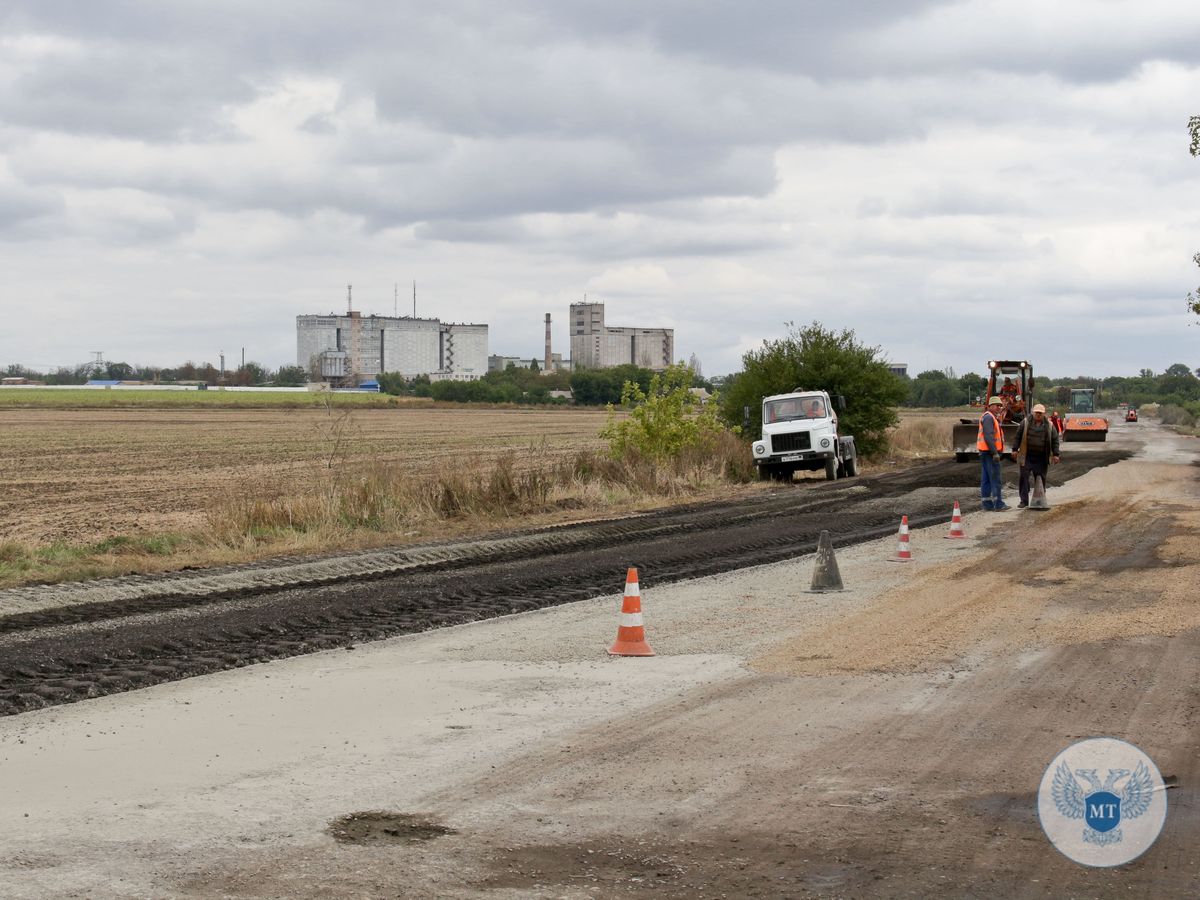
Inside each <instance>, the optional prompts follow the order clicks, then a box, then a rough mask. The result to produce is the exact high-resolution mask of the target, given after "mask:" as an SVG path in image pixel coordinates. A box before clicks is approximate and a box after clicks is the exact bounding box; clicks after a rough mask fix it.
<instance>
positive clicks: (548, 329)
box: [542, 313, 553, 372]
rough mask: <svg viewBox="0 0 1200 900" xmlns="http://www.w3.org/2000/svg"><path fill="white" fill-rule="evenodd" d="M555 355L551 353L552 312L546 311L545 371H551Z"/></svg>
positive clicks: (543, 369)
mask: <svg viewBox="0 0 1200 900" xmlns="http://www.w3.org/2000/svg"><path fill="white" fill-rule="evenodd" d="M552 362H553V357H552V356H551V355H550V313H546V364H545V365H544V366H542V371H543V372H549V371H550V366H551V363H552Z"/></svg>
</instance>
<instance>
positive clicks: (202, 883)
mask: <svg viewBox="0 0 1200 900" xmlns="http://www.w3.org/2000/svg"><path fill="white" fill-rule="evenodd" d="M1122 448H1124V449H1128V450H1131V451H1136V452H1137V455H1136V456H1134V457H1133V458H1130V459H1126V460H1124V461H1121V462H1117V463H1115V464H1113V465H1109V466H1107V467H1101V468H1095V469H1093V470H1091V471H1090V472H1088V473H1087V474H1085V475H1083V476H1082V477H1080V478H1077V479H1075V480H1073V481H1071V482H1070V483H1068V484H1067V485H1066V486H1064V487H1061V488H1057V489H1056V490H1054V491H1053V492H1052V495H1051V501H1052V502H1053V503H1054V505H1055V509H1054V510H1053V511H1051V512H1049V513H1041V514H1037V513H1029V512H1025V513H1017V512H1013V513H1006V514H998V515H997V514H985V513H972V514H969V515H968V516H967V531H968V534H969V535H971V539H970V540H969V541H965V542H959V541H949V540H945V539H943V534H944V533H945V529H946V526H945V524H944V522H943V523H939V524H937V525H933V526H930V527H929V528H925V529H917V530H915V531H914V534H913V549H914V555H915V557H916V559H915V561H914V562H913V563H911V564H908V565H900V564H894V563H890V562H888V558H889V557H890V556H892V555H893V554H894V550H895V539H894V537H893V536H892V535H888V536H886V537H883V538H879V539H875V540H870V541H867V542H865V543H861V544H858V545H856V546H853V547H849V548H845V547H842V548H841V549H839V551H838V558H839V564H840V566H841V570H842V575H843V577H844V579H845V581H846V583H847V587H848V588H849V590H848V591H846V592H845V593H840V594H824V595H811V594H805V593H804V592H803V591H804V588H805V587H807V586H808V582H809V579H810V577H811V568H812V564H811V557H800V558H792V559H784V560H783V561H779V562H773V563H770V564H767V565H760V566H755V567H752V568H747V569H742V570H740V571H737V572H734V573H729V574H719V575H713V576H711V577H707V578H702V579H698V580H691V581H677V582H675V583H671V584H668V583H665V581H666V579H664V581H663V582H658V583H656V581H655V579H654V573H653V572H652V571H651V569H650V568H649V567H648V566H647V564H646V563H643V574H642V577H643V594H644V604H645V608H646V617H647V621H648V627H649V638H650V640H651V642H652V643H653V644H654V646H655V648H656V649H657V650H658V652H659V656H657V657H655V658H653V659H607V658H606V657H605V655H604V653H603V647H604V646H606V644H607V643H609V642H610V641H611V640H612V637H613V635H614V634H615V628H616V610H617V609H618V608H619V602H620V600H619V595H620V587H621V584H620V582H621V574H622V572H623V567H616V568H617V571H616V573H615V574H614V575H613V577H612V579H611V580H612V581H613V582H615V583H614V584H613V585H612V588H611V593H610V594H609V596H605V597H600V598H596V599H593V600H584V601H580V602H574V603H567V604H563V605H558V606H554V607H552V608H545V609H541V610H538V611H534V612H528V613H523V614H521V615H516V616H508V617H505V618H501V619H494V620H491V621H486V622H477V623H473V624H468V625H462V626H458V627H454V628H448V629H442V630H438V631H433V632H428V633H424V634H414V635H407V636H401V637H396V638H392V639H389V640H383V641H379V642H376V643H371V644H361V645H358V646H356V647H355V649H354V650H353V651H352V652H347V651H346V650H345V649H338V650H331V651H327V652H323V653H316V654H311V655H306V656H301V657H296V658H292V659H284V660H278V661H276V662H272V663H269V664H265V665H259V666H251V667H247V668H241V669H237V670H234V671H227V672H219V673H216V674H213V675H208V676H205V677H201V678H192V679H188V680H184V681H176V682H173V683H170V684H163V685H158V686H156V687H152V688H149V689H146V690H141V691H132V692H127V693H120V694H116V695H113V696H108V697H101V698H99V699H93V700H87V701H85V702H82V703H71V704H68V705H65V706H56V707H53V708H49V709H44V710H36V711H32V712H25V713H22V714H20V715H11V716H9V717H7V718H4V719H0V796H2V797H3V798H4V803H3V805H2V806H0V837H2V838H3V843H2V844H0V883H2V884H4V886H5V893H6V894H7V895H11V896H30V897H39V896H89V897H90V896H155V897H157V896H187V897H192V896H195V897H210V896H232V897H259V896H272V897H292V896H302V897H348V896H349V897H354V896H358V897H382V896H419V897H528V896H537V897H600V896H602V897H623V896H642V895H650V896H663V897H719V896H728V897H742V896H764V897H773V896H809V895H815V896H832V897H843V896H888V897H892V896H911V897H929V896H955V897H957V896H997V895H1000V896H1037V897H1041V896H1053V897H1060V896H1081V897H1084V896H1145V897H1164V896H1166V897H1171V896H1195V894H1196V886H1197V884H1200V853H1198V851H1197V849H1196V848H1197V846H1198V845H1200V840H1198V839H1200V812H1198V811H1197V800H1198V797H1197V793H1198V789H1200V763H1198V760H1200V712H1198V710H1200V687H1198V686H1200V603H1198V602H1197V599H1196V588H1195V586H1196V585H1197V584H1198V583H1200V578H1198V576H1200V566H1198V564H1197V561H1196V548H1197V547H1198V546H1200V478H1198V476H1200V467H1198V466H1197V464H1196V462H1197V442H1196V441H1189V440H1186V439H1182V438H1177V437H1174V436H1171V435H1167V434H1164V433H1162V432H1161V431H1159V430H1158V429H1157V428H1155V427H1154V426H1153V425H1149V424H1148V423H1143V424H1142V425H1141V426H1140V427H1138V428H1136V429H1134V428H1119V429H1118V430H1117V432H1116V433H1115V434H1114V436H1113V440H1112V441H1111V443H1110V445H1100V446H1091V447H1080V446H1078V445H1070V446H1069V447H1068V450H1069V451H1070V453H1071V454H1072V455H1076V452H1078V455H1079V456H1082V455H1083V454H1085V453H1097V452H1105V451H1107V450H1112V449H1122ZM1083 468H1087V467H1086V466H1084V467H1083ZM849 484H850V482H847V485H849ZM824 490H827V488H825V486H814V487H813V488H812V489H811V491H810V492H811V493H812V494H813V495H816V494H819V493H821V492H822V491H824ZM946 490H950V491H951V493H953V489H952V488H942V487H939V488H927V489H922V490H918V491H916V492H914V491H913V490H912V486H911V485H910V486H909V488H908V489H907V491H905V492H900V493H899V494H897V495H896V496H893V497H892V498H891V499H890V500H889V501H887V502H888V503H891V504H894V503H895V502H896V501H897V499H898V498H900V497H904V498H905V499H904V501H903V502H904V503H915V502H919V501H920V499H921V498H922V497H924V496H926V495H927V494H928V495H930V496H932V497H933V498H934V499H933V500H932V501H931V502H933V503H941V504H943V505H945V497H946V496H947V495H946V494H945V493H944V491H946ZM806 492H809V491H808V489H804V488H802V489H800V490H799V491H796V492H794V493H795V494H796V496H797V498H799V499H800V500H802V501H805V502H807V499H808V498H805V497H803V495H804V494H805V493H806ZM958 496H959V499H960V500H961V501H963V502H964V507H965V508H967V509H968V510H969V509H971V508H973V504H972V505H971V506H967V504H966V500H967V499H968V496H970V494H969V492H966V491H962V490H959V491H958ZM880 505H881V506H883V505H886V504H884V503H881V504H880ZM847 506H849V503H847ZM894 512H895V508H894V506H893V507H889V508H887V509H886V510H884V511H882V512H881V513H880V515H883V514H884V513H886V514H887V515H889V516H890V515H892V514H894ZM824 515H825V516H826V517H827V518H828V517H829V515H830V510H828V509H826V510H825V512H824ZM944 518H945V516H943V519H944ZM779 519H780V521H782V522H787V521H790V519H789V518H788V517H787V516H783V515H782V514H781V515H780V517H779ZM810 525H811V523H810ZM697 537H698V536H697V535H693V534H691V533H689V532H687V531H686V530H685V531H682V532H680V531H678V530H677V531H674V532H670V533H668V534H667V535H665V536H663V537H660V538H659V540H663V541H666V542H668V543H673V544H675V545H680V546H682V547H683V548H684V549H683V550H680V553H681V554H684V555H685V556H686V553H687V552H690V551H691V550H695V549H696V548H697V546H699V547H701V548H702V547H703V546H705V545H704V544H702V543H699V544H698V543H697ZM653 540H654V539H652V538H650V537H646V536H643V537H641V538H639V539H638V540H636V541H633V542H626V543H625V545H624V552H623V554H622V552H621V551H620V549H619V548H618V549H614V550H613V551H611V552H613V553H614V559H613V560H612V562H613V563H614V564H615V563H616V562H617V559H616V557H619V556H621V555H624V556H625V557H626V558H627V559H628V562H630V563H633V562H636V561H637V560H638V558H639V554H640V555H641V558H644V559H646V560H648V561H652V560H653V559H655V558H657V556H656V555H655V554H650V553H647V548H648V547H651V546H652V545H653ZM713 543H714V544H715V543H717V542H715V541H714V542H713ZM689 545H696V546H691V547H689ZM654 546H657V545H654ZM606 552H607V551H606ZM563 558H564V563H565V567H566V569H579V568H580V567H581V566H582V565H583V562H582V561H583V559H584V557H583V556H581V555H572V554H564V557H563ZM777 558H778V557H777ZM552 560H553V558H552V557H551V558H549V559H547V558H545V557H539V558H537V559H536V560H535V561H533V562H531V563H530V564H528V565H526V566H525V568H526V571H527V574H528V578H529V580H530V583H533V584H537V585H539V587H538V588H537V589H536V590H534V591H532V594H533V595H535V596H540V595H542V594H547V595H548V594H551V593H552V589H551V586H550V585H549V584H544V583H543V582H542V581H541V580H539V579H541V578H542V577H543V576H544V575H545V574H546V572H547V571H549V572H553V571H556V570H555V569H553V568H550V569H546V567H547V566H551V567H552V566H553V561H552ZM511 567H512V568H514V569H519V568H520V565H519V564H518V563H512V564H511ZM564 571H565V570H564ZM481 572H483V574H482V575H480V576H479V577H481V578H484V579H485V580H487V581H488V582H489V583H492V584H495V583H498V582H499V579H500V577H501V574H502V571H501V569H500V568H495V569H489V570H481ZM418 574H419V575H420V577H426V576H431V575H432V574H433V573H429V572H425V573H418ZM409 577H410V578H412V577H413V576H409ZM674 577H678V576H674ZM394 580H395V581H397V582H399V581H402V580H405V579H404V578H401V577H399V576H396V577H394ZM417 580H419V579H417ZM368 584H375V585H376V586H378V584H377V583H376V582H374V581H372V582H355V581H350V582H347V583H346V584H342V585H333V586H327V587H325V588H320V589H318V592H319V591H323V590H331V589H333V588H337V589H338V590H346V591H350V592H353V591H355V590H359V589H362V588H365V587H366V586H367V585H368ZM514 584H515V582H514ZM568 586H569V587H570V585H568ZM470 587H471V588H472V589H473V588H474V586H470ZM506 590H509V591H511V590H513V588H512V587H511V586H510V587H509V588H506ZM461 591H462V592H463V593H469V592H470V591H469V590H468V586H467V585H464V586H462V588H461ZM298 594H299V592H297V595H298ZM276 595H278V596H282V594H279V593H278V592H276ZM245 599H246V598H237V597H234V598H228V599H227V600H226V601H224V602H227V603H233V604H236V603H239V602H243V601H244V600H245ZM220 605H221V604H213V603H204V604H200V605H199V606H197V607H195V608H193V609H192V610H190V612H192V613H196V614H197V615H198V617H199V618H203V616H202V615H199V613H200V611H201V610H202V609H203V608H206V607H214V608H217V607H219V606H220ZM77 608H79V609H85V608H86V604H82V605H80V606H78V607H77ZM185 612H188V610H187V609H186V607H185V608H180V609H176V610H174V611H171V610H168V609H163V610H159V611H157V612H150V611H143V613H141V615H144V616H146V617H147V618H150V619H153V618H154V617H155V616H156V615H159V616H161V617H163V618H165V619H166V620H170V621H176V620H177V621H182V619H183V617H184V613H185ZM135 624H136V623H134V622H132V621H129V622H124V623H122V627H121V628H118V629H114V631H117V632H119V631H125V630H127V629H131V628H134V626H135ZM48 627H50V626H46V625H38V626H36V629H35V630H37V629H47V628H48ZM53 627H57V628H60V629H62V634H61V635H60V637H61V638H63V640H61V641H60V642H59V643H58V644H54V643H45V644H41V645H40V646H42V647H43V648H44V649H46V650H49V649H50V648H52V647H59V648H61V647H69V646H71V642H70V640H68V639H66V635H67V634H68V633H70V632H71V631H72V629H75V630H80V629H83V630H84V631H86V630H87V629H88V628H91V627H92V626H91V625H90V624H89V621H88V620H87V619H86V617H85V619H84V620H81V621H80V622H77V623H76V624H74V625H71V624H60V625H58V626H53ZM32 633H33V632H32V631H31V632H30V634H32ZM181 633H182V632H181ZM19 634H20V632H19V631H17V632H12V633H10V635H9V636H8V637H9V638H10V639H12V640H15V639H16V638H17V636H18V635H19ZM37 634H38V636H37V638H36V640H37V641H47V640H50V639H51V638H52V637H53V635H51V634H49V633H48V632H46V631H44V630H42V631H37ZM90 634H91V637H89V639H94V638H95V636H96V635H98V634H99V632H91V633H90ZM26 636H27V637H28V636H29V634H27V635H26ZM15 646H16V645H15V644H13V645H6V646H5V649H4V652H5V653H6V654H7V653H8V652H9V650H10V649H12V648H13V647H15ZM26 646H33V642H26ZM186 649H187V648H186V647H185V648H183V651H184V652H185V653H186ZM27 661H28V663H29V664H31V665H33V664H36V663H37V662H38V660H36V659H33V658H30V659H29V660H27ZM120 687H121V686H120V685H117V688H118V689H120ZM1096 735H1109V736H1115V737H1120V738H1125V739H1127V740H1130V741H1132V742H1133V743H1135V744H1137V745H1138V746H1140V747H1141V748H1142V749H1143V750H1145V751H1146V752H1147V753H1149V754H1150V756H1151V757H1153V758H1154V760H1155V762H1156V763H1157V765H1158V767H1159V768H1160V770H1161V771H1162V772H1163V773H1164V774H1168V775H1174V776H1176V777H1177V778H1178V787H1177V788H1176V789H1174V790H1172V791H1171V792H1170V796H1169V803H1170V809H1169V813H1168V817H1167V822H1166V826H1165V828H1164V831H1163V834H1162V836H1161V837H1160V838H1159V840H1158V842H1157V843H1156V844H1155V845H1154V846H1153V847H1152V848H1151V849H1150V850H1149V851H1148V852H1147V853H1146V854H1144V855H1143V856H1142V857H1141V858H1139V859H1138V860H1136V861H1134V862H1133V863H1131V864H1129V865H1127V866H1123V867H1120V868H1117V869H1113V870H1086V869H1082V868H1080V867H1079V866H1077V865H1075V864H1074V863H1071V862H1070V861H1068V860H1067V859H1065V858H1064V857H1062V856H1060V855H1059V854H1058V853H1057V852H1056V851H1055V850H1054V849H1053V848H1052V847H1051V846H1050V844H1049V843H1048V842H1047V841H1046V840H1045V838H1044V837H1043V835H1042V832H1041V829H1040V827H1039V825H1038V822H1037V819H1036V812H1035V807H1034V799H1033V798H1034V793H1035V791H1036V789H1037V785H1038V782H1039V780H1040V778H1041V775H1042V772H1043V770H1044V768H1045V766H1046V764H1047V763H1048V762H1049V761H1050V760H1051V759H1052V758H1053V757H1054V756H1055V754H1057V753H1058V752H1059V751H1060V750H1062V749H1063V748H1064V747H1065V746H1067V745H1068V744H1070V743H1071V742H1073V741H1075V740H1077V739H1080V738H1083V737H1090V736H1096ZM367 811H380V812H383V813H387V814H389V815H392V816H394V817H395V818H392V819H387V820H385V821H383V822H382V823H381V824H380V825H379V826H378V827H375V828H371V827H368V826H369V821H368V820H364V819H362V818H361V817H360V818H357V819H354V820H353V822H354V823H356V827H357V826H359V825H361V826H362V827H361V828H357V830H355V828H350V829H349V830H350V831H352V832H353V835H352V837H353V836H355V835H356V836H357V837H356V838H355V840H352V841H351V842H349V843H343V842H341V841H339V840H336V839H335V836H334V834H335V833H336V834H339V835H343V834H344V833H345V832H346V831H347V826H344V825H339V824H336V823H337V820H338V819H339V817H343V816H347V815H352V814H355V813H363V812H367ZM406 817H408V818H406ZM439 827H440V828H442V829H449V830H450V831H451V833H442V832H441V831H439ZM439 835H440V836H439Z"/></svg>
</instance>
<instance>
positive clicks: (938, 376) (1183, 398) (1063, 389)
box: [904, 363, 1200, 407]
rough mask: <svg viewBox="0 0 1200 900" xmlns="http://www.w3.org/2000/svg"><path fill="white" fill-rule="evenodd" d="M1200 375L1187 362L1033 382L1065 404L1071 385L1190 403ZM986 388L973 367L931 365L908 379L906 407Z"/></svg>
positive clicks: (1198, 395)
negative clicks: (960, 371) (958, 372)
mask: <svg viewBox="0 0 1200 900" xmlns="http://www.w3.org/2000/svg"><path fill="white" fill-rule="evenodd" d="M1197 376H1200V369H1196V370H1195V371H1193V370H1192V369H1190V368H1188V366H1186V365H1184V364H1183V363H1175V364H1174V365H1171V366H1168V367H1167V369H1166V371H1164V372H1162V373H1160V374H1157V375H1156V374H1155V373H1154V372H1153V371H1151V370H1150V369H1142V370H1141V372H1140V373H1139V374H1138V375H1136V376H1132V377H1121V376H1109V377H1106V378H1093V377H1088V376H1084V375H1076V376H1073V377H1068V378H1044V377H1040V376H1039V377H1038V378H1037V380H1036V384H1035V387H1034V400H1035V401H1039V402H1042V403H1047V404H1051V405H1057V406H1060V407H1065V406H1066V405H1067V403H1068V401H1069V400H1070V397H1071V389H1072V388H1095V389H1096V390H1097V392H1098V394H1099V397H1100V403H1101V404H1102V405H1107V406H1115V405H1116V404H1118V403H1129V404H1131V405H1133V406H1143V405H1145V404H1147V403H1160V404H1170V405H1173V406H1184V407H1186V406H1188V405H1189V404H1192V403H1195V402H1197V401H1200V377H1197ZM986 387H987V381H986V380H985V379H984V377H983V376H982V375H976V374H975V373H973V372H972V373H968V374H966V375H962V376H959V377H955V376H954V373H953V371H947V372H942V371H937V370H930V371H927V372H921V373H920V374H919V375H917V376H916V377H915V378H913V379H911V380H910V381H909V382H908V397H907V398H906V399H905V400H904V403H905V405H907V406H924V407H929V406H933V407H951V406H962V405H964V404H966V403H969V402H970V401H972V400H974V399H976V398H982V397H983V393H984V390H985V389H986Z"/></svg>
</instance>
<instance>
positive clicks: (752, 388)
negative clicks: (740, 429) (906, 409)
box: [721, 322, 907, 459]
mask: <svg viewBox="0 0 1200 900" xmlns="http://www.w3.org/2000/svg"><path fill="white" fill-rule="evenodd" d="M789 329H790V330H789V333H788V335H787V336H786V337H784V338H781V339H779V340H774V341H763V345H762V347H761V348H760V349H758V350H751V351H749V352H747V353H746V354H745V355H744V356H743V357H742V371H741V372H740V373H739V374H737V375H735V376H733V377H732V378H730V379H729V381H728V382H727V383H726V385H725V389H724V391H723V392H722V393H723V397H724V399H723V401H722V405H721V408H722V413H723V416H724V419H725V422H726V423H727V424H728V425H731V426H733V425H738V424H743V423H744V427H745V430H746V433H747V435H748V436H756V435H758V434H760V433H761V429H762V398H763V397H766V396H770V395H771V394H782V393H787V392H789V391H795V390H824V391H828V392H829V394H830V395H831V396H838V395H841V396H842V397H844V398H845V400H846V408H845V409H844V410H841V411H839V412H838V419H839V423H840V426H839V427H840V428H841V430H842V431H844V432H845V433H847V434H852V435H854V442H855V445H856V446H857V448H858V453H859V455H860V456H861V457H864V458H866V459H870V458H872V457H876V456H880V455H883V454H885V453H886V452H887V449H888V432H889V430H890V429H892V428H894V427H895V426H896V424H897V422H898V421H899V417H898V415H897V413H896V406H897V405H898V404H900V403H901V402H903V401H904V399H905V397H906V396H907V388H906V386H905V384H904V381H903V379H901V378H900V377H898V376H896V375H894V374H892V372H891V371H890V370H889V369H888V365H887V362H886V361H885V360H884V358H883V355H882V351H881V349H880V348H879V347H867V346H864V345H863V344H860V343H859V342H858V341H857V339H856V338H855V336H854V332H853V331H851V330H849V329H844V330H842V331H840V332H838V331H832V330H830V329H826V328H824V327H823V326H822V325H821V324H820V323H818V322H813V323H812V324H811V325H808V326H805V327H803V328H797V327H796V326H795V325H789Z"/></svg>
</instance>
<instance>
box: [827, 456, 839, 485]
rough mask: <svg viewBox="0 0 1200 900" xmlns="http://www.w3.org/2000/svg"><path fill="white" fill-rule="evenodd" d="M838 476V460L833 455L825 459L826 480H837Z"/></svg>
mask: <svg viewBox="0 0 1200 900" xmlns="http://www.w3.org/2000/svg"><path fill="white" fill-rule="evenodd" d="M837 476H838V461H837V460H836V459H834V458H833V457H830V458H829V459H827V460H825V480H826V481H837Z"/></svg>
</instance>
